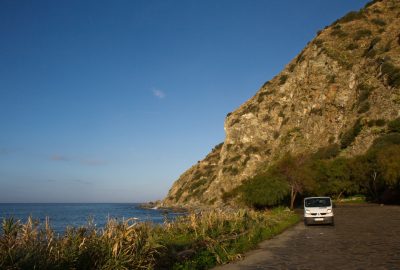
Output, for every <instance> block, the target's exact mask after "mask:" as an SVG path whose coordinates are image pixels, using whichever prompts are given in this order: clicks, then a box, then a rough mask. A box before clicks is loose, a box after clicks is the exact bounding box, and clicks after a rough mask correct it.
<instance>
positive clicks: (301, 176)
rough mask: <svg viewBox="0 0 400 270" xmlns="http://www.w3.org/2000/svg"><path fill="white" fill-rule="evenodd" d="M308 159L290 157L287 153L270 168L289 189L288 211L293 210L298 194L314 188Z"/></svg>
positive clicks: (298, 156) (304, 156)
mask: <svg viewBox="0 0 400 270" xmlns="http://www.w3.org/2000/svg"><path fill="white" fill-rule="evenodd" d="M309 161H310V157H309V156H307V155H305V154H300V155H297V156H292V155H291V154H290V153H287V154H286V155H285V157H283V158H282V159H281V160H280V161H278V162H277V163H276V165H275V166H274V167H273V168H272V172H273V173H274V174H276V175H279V177H280V178H281V179H283V180H284V181H285V182H286V183H287V184H288V186H289V189H290V209H293V208H294V203H295V201H296V197H297V194H298V193H303V192H304V191H310V190H312V189H313V188H314V187H315V180H314V177H313V173H312V170H311V168H310V166H309V165H310V162H309Z"/></svg>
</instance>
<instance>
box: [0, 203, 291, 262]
mask: <svg viewBox="0 0 400 270" xmlns="http://www.w3.org/2000/svg"><path fill="white" fill-rule="evenodd" d="M298 221H299V217H298V216H297V215H296V214H294V213H293V212H289V211H285V210H284V209H283V208H277V209H274V210H270V211H263V212H259V211H251V210H238V211H231V212H225V211H222V210H211V211H207V212H202V213H192V214H189V215H187V216H185V217H180V218H178V219H177V220H175V221H171V222H165V223H164V224H163V225H153V224H150V223H136V222H135V221H134V220H126V221H125V222H116V221H114V220H110V221H109V222H108V223H107V225H106V226H105V228H102V229H98V228H96V227H95V226H94V225H93V224H90V223H89V224H87V225H86V226H84V227H79V228H69V229H68V230H67V231H66V232H65V234H63V235H56V234H55V233H54V231H53V230H52V229H51V227H50V225H49V224H48V223H47V222H46V223H44V224H39V223H38V222H35V221H34V220H32V219H28V221H27V222H26V223H21V222H20V221H16V220H13V219H5V220H3V223H2V230H1V232H0V269H208V268H211V267H213V266H215V265H217V264H221V263H225V262H228V261H232V260H235V259H238V258H240V257H241V256H242V254H243V253H244V252H245V251H248V250H250V249H252V248H254V247H255V246H256V245H257V243H259V242H260V241H262V240H265V239H268V238H270V237H272V236H274V235H276V234H279V233H280V232H282V231H283V230H284V229H286V228H288V227H289V226H292V225H293V224H295V223H297V222H298Z"/></svg>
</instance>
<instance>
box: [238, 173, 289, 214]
mask: <svg viewBox="0 0 400 270" xmlns="http://www.w3.org/2000/svg"><path fill="white" fill-rule="evenodd" d="M238 194H239V197H240V200H241V201H242V202H243V203H244V204H246V205H247V206H249V207H254V208H258V209H259V208H265V207H271V206H276V205H279V204H281V203H282V202H283V200H284V199H285V197H287V195H288V194H289V188H288V185H287V183H285V182H284V181H283V180H281V179H279V178H277V177H273V176H271V175H268V174H267V173H264V174H261V175H257V176H255V177H253V178H251V179H249V180H247V181H246V182H244V184H243V185H242V186H240V187H239V189H238Z"/></svg>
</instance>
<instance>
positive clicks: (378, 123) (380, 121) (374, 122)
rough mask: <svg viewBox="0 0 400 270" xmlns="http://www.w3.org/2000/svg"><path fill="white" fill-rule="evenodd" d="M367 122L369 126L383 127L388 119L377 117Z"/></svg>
mask: <svg viewBox="0 0 400 270" xmlns="http://www.w3.org/2000/svg"><path fill="white" fill-rule="evenodd" d="M367 124H368V126H369V127H373V126H377V127H383V126H384V125H385V124H386V121H385V119H375V120H369V121H368V123H367Z"/></svg>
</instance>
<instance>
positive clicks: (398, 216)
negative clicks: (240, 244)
mask: <svg viewBox="0 0 400 270" xmlns="http://www.w3.org/2000/svg"><path fill="white" fill-rule="evenodd" d="M334 212H335V226H334V227H332V226H329V225H328V226H326V225H323V226H322V225H320V226H308V227H306V226H304V224H303V223H299V224H297V225H296V226H294V227H293V228H290V229H288V230H286V231H285V232H283V233H282V234H280V235H278V236H276V237H274V238H272V239H270V240H267V241H264V242H262V243H261V244H260V245H259V248H258V249H256V250H253V251H251V252H249V253H247V254H245V258H244V260H242V261H239V262H235V263H231V264H227V265H223V266H219V267H216V268H215V270H217V269H218V270H233V269H243V270H250V269H400V206H380V205H369V204H365V205H357V206H354V205H351V206H350V205H348V206H340V207H338V208H335V209H334Z"/></svg>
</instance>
